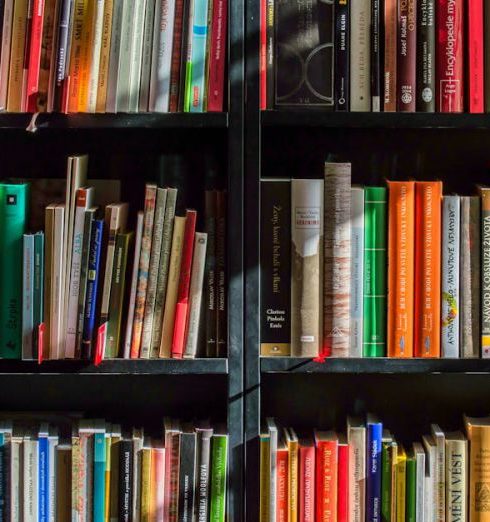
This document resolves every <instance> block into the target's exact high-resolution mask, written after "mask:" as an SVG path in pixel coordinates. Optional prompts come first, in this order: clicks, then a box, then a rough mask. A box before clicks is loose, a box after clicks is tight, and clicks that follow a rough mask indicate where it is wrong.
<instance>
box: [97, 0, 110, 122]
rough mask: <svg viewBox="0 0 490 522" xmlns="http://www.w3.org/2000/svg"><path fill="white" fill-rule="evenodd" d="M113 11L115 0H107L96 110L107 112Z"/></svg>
mask: <svg viewBox="0 0 490 522" xmlns="http://www.w3.org/2000/svg"><path fill="white" fill-rule="evenodd" d="M113 13H114V0H105V4H104V15H103V19H102V40H101V47H100V58H99V75H98V84H97V99H96V102H95V112H105V105H106V101H107V83H108V80H109V57H110V52H111V36H112V16H113Z"/></svg>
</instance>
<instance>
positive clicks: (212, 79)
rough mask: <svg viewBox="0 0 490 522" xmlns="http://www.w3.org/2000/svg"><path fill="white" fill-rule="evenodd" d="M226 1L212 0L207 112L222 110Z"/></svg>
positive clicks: (226, 16)
mask: <svg viewBox="0 0 490 522" xmlns="http://www.w3.org/2000/svg"><path fill="white" fill-rule="evenodd" d="M227 19H228V1H227V0H213V9H212V26H211V27H212V32H211V44H210V51H209V86H208V112H221V111H223V100H224V91H225V62H226V21H227Z"/></svg>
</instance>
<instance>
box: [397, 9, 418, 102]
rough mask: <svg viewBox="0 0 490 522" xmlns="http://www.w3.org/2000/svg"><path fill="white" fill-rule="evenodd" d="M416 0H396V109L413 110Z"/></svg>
mask: <svg viewBox="0 0 490 522" xmlns="http://www.w3.org/2000/svg"><path fill="white" fill-rule="evenodd" d="M416 13H417V9H416V0H398V64H397V65H398V74H397V98H398V100H397V101H398V110H399V111H401V112H415V107H416V85H415V84H416V81H417V74H416V65H417V17H416Z"/></svg>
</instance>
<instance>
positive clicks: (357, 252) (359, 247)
mask: <svg viewBox="0 0 490 522" xmlns="http://www.w3.org/2000/svg"><path fill="white" fill-rule="evenodd" d="M351 256H352V257H351V267H350V269H351V279H350V280H351V288H350V351H349V356H350V357H362V324H363V323H362V318H363V298H364V292H363V289H364V189H363V188H362V187H352V189H351Z"/></svg>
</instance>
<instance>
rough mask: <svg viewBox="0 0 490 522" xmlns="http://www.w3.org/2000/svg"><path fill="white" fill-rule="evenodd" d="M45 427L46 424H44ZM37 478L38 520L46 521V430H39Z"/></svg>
mask: <svg viewBox="0 0 490 522" xmlns="http://www.w3.org/2000/svg"><path fill="white" fill-rule="evenodd" d="M46 428H47V426H46ZM38 441H39V456H38V466H39V478H38V488H39V491H38V520H39V522H48V521H49V520H51V516H50V512H49V494H50V492H49V490H48V486H49V473H50V470H49V444H48V433H47V430H46V431H44V430H43V431H41V430H40V432H39V437H38Z"/></svg>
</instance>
